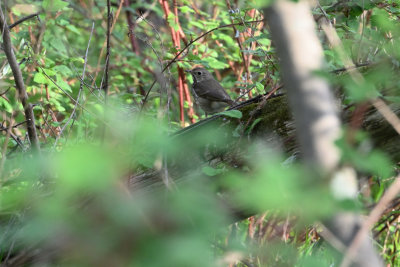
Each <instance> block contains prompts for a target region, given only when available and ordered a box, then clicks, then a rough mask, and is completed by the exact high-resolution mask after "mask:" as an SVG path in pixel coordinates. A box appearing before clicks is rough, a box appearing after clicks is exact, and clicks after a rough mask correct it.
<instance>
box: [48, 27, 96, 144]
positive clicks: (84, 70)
mask: <svg viewBox="0 0 400 267" xmlns="http://www.w3.org/2000/svg"><path fill="white" fill-rule="evenodd" d="M93 30H94V22H93V23H92V30H91V32H90V36H89V41H88V45H87V47H86V53H85V58H84V63H83V71H82V76H81V81H83V80H84V79H85V73H86V64H87V56H88V52H89V47H90V41H91V40H92V36H93ZM82 89H83V83H82V82H81V84H80V86H79V92H78V97H77V98H76V102H75V106H74V109H73V110H72V113H71V115H70V116H69V118H68V121H67V122H66V123H65V124H64V126H63V127H62V128H61V130H60V132H59V133H58V135H57V138H56V141H55V142H54V145H53V148H55V147H56V145H57V142H58V140H59V139H60V137H61V135H62V134H63V132H64V130H65V128H66V127H67V125H68V124H69V122H70V121H71V119H72V117H73V116H74V114H75V112H76V108H77V107H78V103H79V99H80V97H81V92H82ZM74 120H75V119H74ZM74 120H73V121H72V124H73V123H74ZM71 127H72V126H71Z"/></svg>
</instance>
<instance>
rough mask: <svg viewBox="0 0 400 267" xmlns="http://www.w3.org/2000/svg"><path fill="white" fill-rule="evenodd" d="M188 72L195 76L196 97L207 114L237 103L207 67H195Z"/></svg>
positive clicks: (194, 92) (194, 89)
mask: <svg viewBox="0 0 400 267" xmlns="http://www.w3.org/2000/svg"><path fill="white" fill-rule="evenodd" d="M187 72H189V73H190V74H192V77H193V92H192V93H193V96H194V99H195V101H196V103H197V104H198V105H199V106H200V107H201V108H202V109H203V110H204V112H205V113H206V115H207V114H214V113H217V112H220V111H222V110H223V109H224V108H225V107H227V106H228V105H232V104H234V103H235V102H234V101H233V100H232V99H231V98H230V96H229V95H228V93H227V92H226V91H225V89H224V88H223V87H222V86H221V85H220V84H219V82H217V81H216V80H215V79H214V77H213V76H212V75H211V73H209V72H208V71H207V70H206V69H203V68H194V69H192V70H188V71H187Z"/></svg>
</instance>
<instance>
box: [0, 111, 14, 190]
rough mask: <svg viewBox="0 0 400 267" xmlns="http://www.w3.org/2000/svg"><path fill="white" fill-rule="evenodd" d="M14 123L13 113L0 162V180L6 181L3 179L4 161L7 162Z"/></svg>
mask: <svg viewBox="0 0 400 267" xmlns="http://www.w3.org/2000/svg"><path fill="white" fill-rule="evenodd" d="M13 123H14V119H13V117H12V114H11V118H10V127H8V129H7V133H6V140H4V143H3V149H2V152H1V153H2V157H1V162H0V182H4V181H3V169H4V163H5V162H6V158H7V147H8V140H9V139H10V135H11V131H12V129H13Z"/></svg>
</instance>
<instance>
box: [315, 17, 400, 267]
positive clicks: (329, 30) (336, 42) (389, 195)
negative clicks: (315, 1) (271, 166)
mask: <svg viewBox="0 0 400 267" xmlns="http://www.w3.org/2000/svg"><path fill="white" fill-rule="evenodd" d="M322 28H323V30H324V31H325V33H326V36H327V37H328V40H329V42H330V43H331V44H332V46H334V47H336V48H337V50H338V54H339V56H340V58H341V60H342V62H343V63H344V65H345V68H346V69H347V70H348V71H349V73H350V76H351V78H352V79H353V80H354V81H355V82H356V83H359V84H361V83H363V82H365V81H364V77H363V76H362V75H361V73H359V72H358V70H357V69H356V68H353V69H350V67H352V66H353V64H352V62H351V60H350V58H349V57H348V56H347V55H346V54H345V52H344V49H343V46H342V43H341V41H340V39H339V37H338V35H337V32H336V30H335V29H334V28H333V26H332V25H331V24H330V23H324V24H322ZM372 104H373V105H374V106H375V108H376V109H377V110H378V111H379V112H380V113H381V114H382V115H383V117H384V118H385V119H386V120H387V121H388V122H389V123H390V124H391V125H392V126H393V128H394V129H395V130H396V131H397V132H398V133H399V134H400V120H399V119H398V118H397V116H396V115H395V114H394V113H393V112H392V111H391V110H390V108H389V107H388V106H387V105H386V104H385V102H383V101H382V100H380V99H376V100H372ZM399 192H400V176H397V178H396V180H395V181H394V182H393V184H392V185H391V186H390V187H389V189H388V190H387V192H386V193H385V195H383V197H382V198H381V199H380V201H379V202H378V204H377V205H376V206H375V208H374V209H373V210H372V211H371V213H370V215H369V216H368V218H367V220H366V221H365V222H364V223H363V224H362V226H361V229H360V230H359V231H358V232H357V234H356V236H355V237H354V239H353V241H352V242H351V244H350V246H349V248H348V250H347V252H346V254H345V256H344V258H343V261H342V263H341V265H340V266H341V267H347V266H349V265H350V264H351V262H352V260H353V258H354V256H355V255H356V253H357V250H358V249H359V247H360V245H361V243H362V242H363V241H364V239H365V238H366V237H367V235H368V231H369V230H370V229H371V227H372V226H373V224H374V223H375V222H377V221H378V219H379V216H380V215H381V214H382V212H383V210H384V209H385V207H386V206H387V205H388V204H389V202H390V201H391V200H392V199H394V198H395V197H396V195H397V194H398V193H399Z"/></svg>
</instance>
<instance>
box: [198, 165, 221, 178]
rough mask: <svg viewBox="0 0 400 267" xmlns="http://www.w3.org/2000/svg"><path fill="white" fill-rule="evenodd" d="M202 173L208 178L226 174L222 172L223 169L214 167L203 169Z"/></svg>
mask: <svg viewBox="0 0 400 267" xmlns="http://www.w3.org/2000/svg"><path fill="white" fill-rule="evenodd" d="M201 171H202V172H203V173H204V174H205V175H207V176H216V175H218V174H220V173H223V172H224V170H222V169H214V168H213V167H210V166H204V167H203V168H202V169H201Z"/></svg>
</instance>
